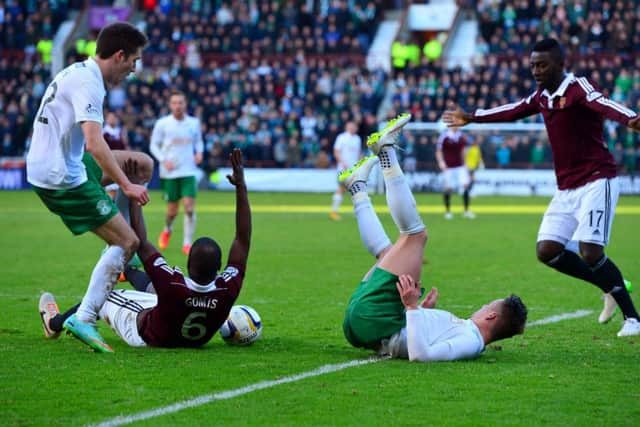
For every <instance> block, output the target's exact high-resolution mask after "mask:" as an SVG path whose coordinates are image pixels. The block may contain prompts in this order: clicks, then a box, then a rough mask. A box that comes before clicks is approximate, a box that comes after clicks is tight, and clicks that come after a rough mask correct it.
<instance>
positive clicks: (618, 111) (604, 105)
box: [586, 96, 637, 126]
mask: <svg viewBox="0 0 640 427" xmlns="http://www.w3.org/2000/svg"><path fill="white" fill-rule="evenodd" d="M586 106H587V107H588V108H589V109H590V110H593V111H595V112H597V113H600V114H602V115H603V116H604V117H605V118H607V119H609V120H611V121H614V122H618V123H620V124H623V125H625V126H629V121H630V120H632V119H633V118H635V117H637V114H636V113H635V112H634V111H633V110H631V109H629V108H627V107H625V106H624V105H622V104H619V103H617V102H615V101H612V100H610V99H608V98H605V97H604V96H601V97H600V98H597V99H595V100H593V101H591V102H587V103H586Z"/></svg>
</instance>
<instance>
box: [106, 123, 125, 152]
mask: <svg viewBox="0 0 640 427" xmlns="http://www.w3.org/2000/svg"><path fill="white" fill-rule="evenodd" d="M102 136H103V137H104V140H105V141H106V142H107V145H109V148H111V149H112V150H125V149H126V147H125V145H124V139H123V137H122V128H121V127H117V128H114V127H111V126H109V125H106V126H105V127H104V129H103V130H102Z"/></svg>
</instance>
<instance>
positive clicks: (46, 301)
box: [38, 292, 60, 339]
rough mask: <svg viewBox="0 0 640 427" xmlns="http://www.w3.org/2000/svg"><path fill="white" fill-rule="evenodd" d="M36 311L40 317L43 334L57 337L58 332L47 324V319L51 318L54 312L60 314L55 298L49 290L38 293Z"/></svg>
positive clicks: (48, 336)
mask: <svg viewBox="0 0 640 427" xmlns="http://www.w3.org/2000/svg"><path fill="white" fill-rule="evenodd" d="M38 311H40V319H42V328H43V329H44V336H45V337H47V338H52V339H53V338H58V337H59V336H60V332H57V331H54V330H53V329H51V326H49V321H50V320H51V319H53V318H54V317H55V316H56V314H60V310H59V309H58V304H56V299H55V298H54V297H53V295H52V294H50V293H49V292H45V293H44V294H42V295H40V302H39V303H38Z"/></svg>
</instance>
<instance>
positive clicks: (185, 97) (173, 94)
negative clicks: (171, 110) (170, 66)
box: [169, 89, 187, 100]
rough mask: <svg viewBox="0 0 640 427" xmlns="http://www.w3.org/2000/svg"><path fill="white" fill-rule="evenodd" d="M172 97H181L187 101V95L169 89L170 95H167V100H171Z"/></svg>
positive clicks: (177, 90)
mask: <svg viewBox="0 0 640 427" xmlns="http://www.w3.org/2000/svg"><path fill="white" fill-rule="evenodd" d="M174 96H181V97H183V98H184V99H185V100H186V99H187V95H185V93H184V92H183V91H181V90H179V89H171V93H169V99H171V98H172V97H174Z"/></svg>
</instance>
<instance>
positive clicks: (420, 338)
mask: <svg viewBox="0 0 640 427" xmlns="http://www.w3.org/2000/svg"><path fill="white" fill-rule="evenodd" d="M406 318H407V326H406V328H402V330H401V331H400V332H398V334H397V335H399V336H398V337H396V339H397V340H398V345H396V346H395V347H396V349H395V351H394V352H393V353H394V354H393V356H394V357H398V358H408V359H409V360H411V361H415V362H437V361H447V360H459V359H473V358H475V357H478V356H479V355H480V353H482V351H483V350H484V339H483V338H482V335H481V334H480V330H479V329H478V327H477V326H476V324H475V323H474V322H473V321H472V320H471V319H466V320H465V319H460V318H458V317H456V316H454V315H453V314H451V313H449V312H448V311H444V310H435V309H425V308H418V309H417V310H407V312H406ZM392 340H393V338H392Z"/></svg>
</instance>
